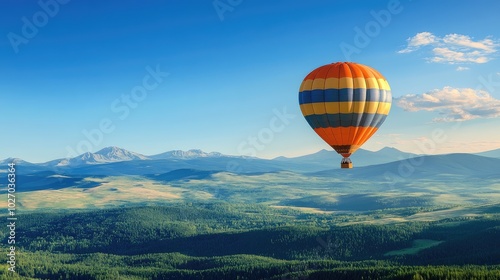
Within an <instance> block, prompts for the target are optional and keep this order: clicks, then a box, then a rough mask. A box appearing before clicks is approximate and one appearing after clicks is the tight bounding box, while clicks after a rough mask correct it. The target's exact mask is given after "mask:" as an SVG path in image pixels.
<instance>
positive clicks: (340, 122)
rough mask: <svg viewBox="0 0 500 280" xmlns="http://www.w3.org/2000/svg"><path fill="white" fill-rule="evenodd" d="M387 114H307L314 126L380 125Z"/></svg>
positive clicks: (307, 118) (310, 123)
mask: <svg viewBox="0 0 500 280" xmlns="http://www.w3.org/2000/svg"><path fill="white" fill-rule="evenodd" d="M386 117H387V115H383V114H366V113H364V114H354V113H353V114H321V115H309V116H306V117H305V118H306V120H307V122H308V123H309V125H310V126H311V127H312V128H320V127H322V128H328V127H350V126H355V127H380V125H381V124H382V123H383V122H384V120H385V118H386Z"/></svg>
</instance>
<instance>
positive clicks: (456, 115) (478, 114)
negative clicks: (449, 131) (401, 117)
mask: <svg viewBox="0 0 500 280" xmlns="http://www.w3.org/2000/svg"><path fill="white" fill-rule="evenodd" d="M395 100H396V104H397V105H398V106H399V107H401V108H403V109H405V110H406V111H410V112H417V111H436V112H438V113H439V114H440V115H441V116H442V117H439V118H435V119H434V121H435V122H452V121H466V120H472V119H476V118H496V117H500V100H498V99H495V98H494V97H492V96H491V95H490V94H489V93H488V92H486V91H484V90H475V89H472V88H452V87H444V88H442V89H435V90H432V91H429V92H426V93H422V94H407V95H404V96H402V97H399V98H395Z"/></svg>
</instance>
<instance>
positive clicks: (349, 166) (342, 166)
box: [340, 162, 352, 168]
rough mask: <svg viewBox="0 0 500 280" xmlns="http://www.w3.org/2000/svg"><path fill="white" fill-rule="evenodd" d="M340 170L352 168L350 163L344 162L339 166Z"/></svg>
mask: <svg viewBox="0 0 500 280" xmlns="http://www.w3.org/2000/svg"><path fill="white" fill-rule="evenodd" d="M340 167H341V168H352V162H345V163H341V164H340Z"/></svg>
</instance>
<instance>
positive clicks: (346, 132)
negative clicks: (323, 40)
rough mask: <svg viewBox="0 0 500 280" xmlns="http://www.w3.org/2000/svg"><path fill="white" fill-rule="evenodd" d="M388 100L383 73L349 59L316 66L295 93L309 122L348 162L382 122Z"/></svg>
mask: <svg viewBox="0 0 500 280" xmlns="http://www.w3.org/2000/svg"><path fill="white" fill-rule="evenodd" d="M391 102H392V96H391V89H390V87H389V83H388V82H387V80H386V79H385V78H384V76H382V74H380V73H379V72H378V71H377V70H375V69H373V68H371V67H369V66H366V65H363V64H358V63H353V62H337V63H332V64H328V65H324V66H321V67H319V68H316V69H315V70H313V71H312V72H311V73H309V75H307V76H306V77H305V79H304V81H303V82H302V84H301V86H300V92H299V103H300V109H301V111H302V114H303V115H304V117H305V118H306V120H307V122H308V123H309V125H310V126H311V127H312V128H313V129H314V131H315V132H316V133H317V134H318V135H319V136H320V137H321V138H322V139H323V140H324V141H325V142H326V143H328V145H330V146H331V147H332V148H333V149H334V150H335V151H337V153H339V154H341V155H342V156H343V157H344V160H343V162H344V161H346V162H349V163H350V160H348V158H349V156H350V155H351V154H352V153H354V152H355V151H356V150H357V149H359V147H361V145H363V144H364V143H365V142H366V141H367V140H368V139H369V138H370V137H371V136H372V135H373V134H374V133H375V132H376V131H377V130H378V128H379V127H380V125H382V123H383V122H384V121H385V118H386V117H387V115H388V114H389V111H390V109H391ZM342 167H348V166H344V165H342ZM351 167H352V165H351Z"/></svg>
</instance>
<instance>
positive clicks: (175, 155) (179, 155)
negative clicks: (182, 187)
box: [151, 149, 224, 159]
mask: <svg viewBox="0 0 500 280" xmlns="http://www.w3.org/2000/svg"><path fill="white" fill-rule="evenodd" d="M222 156H224V155H223V154H221V153H219V152H210V153H206V152H204V151H202V150H200V149H191V150H188V151H183V150H172V151H168V152H165V153H161V154H158V155H154V156H151V158H152V159H192V158H207V157H222Z"/></svg>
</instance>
